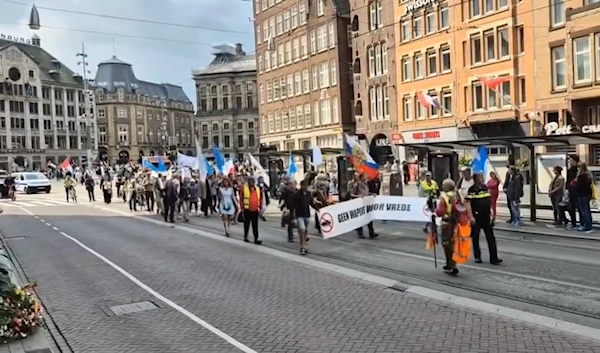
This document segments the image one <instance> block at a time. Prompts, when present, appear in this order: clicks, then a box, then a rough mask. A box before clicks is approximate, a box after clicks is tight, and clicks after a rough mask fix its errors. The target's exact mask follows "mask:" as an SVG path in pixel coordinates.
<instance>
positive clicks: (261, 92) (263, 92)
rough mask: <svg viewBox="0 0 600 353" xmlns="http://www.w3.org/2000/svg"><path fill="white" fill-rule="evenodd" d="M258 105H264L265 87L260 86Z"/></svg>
mask: <svg viewBox="0 0 600 353" xmlns="http://www.w3.org/2000/svg"><path fill="white" fill-rule="evenodd" d="M259 90H260V104H265V87H264V86H263V85H260V89H259Z"/></svg>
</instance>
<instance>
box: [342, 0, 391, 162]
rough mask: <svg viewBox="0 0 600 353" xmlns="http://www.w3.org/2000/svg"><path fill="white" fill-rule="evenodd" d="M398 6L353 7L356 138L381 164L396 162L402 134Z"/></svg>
mask: <svg viewBox="0 0 600 353" xmlns="http://www.w3.org/2000/svg"><path fill="white" fill-rule="evenodd" d="M394 6H396V2H395V1H393V0H374V1H373V0H359V1H353V2H352V3H351V16H352V25H351V31H352V39H351V41H352V54H353V60H354V61H353V64H352V71H353V85H354V95H355V96H354V115H355V118H356V135H357V136H358V139H359V141H360V142H361V143H363V144H364V147H367V148H368V151H369V154H370V155H371V156H372V157H373V159H375V161H377V162H378V163H379V164H384V163H385V161H386V160H390V159H392V160H393V159H394V155H393V151H394V150H395V149H392V147H391V139H392V136H393V134H394V133H396V132H397V131H398V120H397V111H396V99H395V96H396V65H394V63H395V54H396V49H395V48H394V45H395V43H396V41H395V39H394V38H395V27H396V26H395V22H394Z"/></svg>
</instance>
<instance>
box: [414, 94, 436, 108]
mask: <svg viewBox="0 0 600 353" xmlns="http://www.w3.org/2000/svg"><path fill="white" fill-rule="evenodd" d="M417 98H418V99H419V102H421V105H423V106H424V107H425V108H431V107H435V108H439V107H440V102H439V101H438V100H437V98H433V97H432V96H430V95H428V94H427V93H423V92H419V93H417Z"/></svg>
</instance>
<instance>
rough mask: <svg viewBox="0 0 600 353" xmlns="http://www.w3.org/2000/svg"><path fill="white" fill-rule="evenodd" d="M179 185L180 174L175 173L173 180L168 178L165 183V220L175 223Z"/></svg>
mask: <svg viewBox="0 0 600 353" xmlns="http://www.w3.org/2000/svg"><path fill="white" fill-rule="evenodd" d="M179 187H180V183H179V175H177V174H173V176H172V178H171V180H167V182H166V184H165V194H164V195H165V196H164V198H163V207H164V211H163V214H164V217H165V222H170V223H175V208H176V206H177V197H178V195H179Z"/></svg>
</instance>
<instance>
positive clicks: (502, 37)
mask: <svg viewBox="0 0 600 353" xmlns="http://www.w3.org/2000/svg"><path fill="white" fill-rule="evenodd" d="M498 45H499V48H498V54H499V56H500V57H501V58H505V57H507V56H509V55H510V47H509V46H508V28H507V27H503V28H499V29H498Z"/></svg>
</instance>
